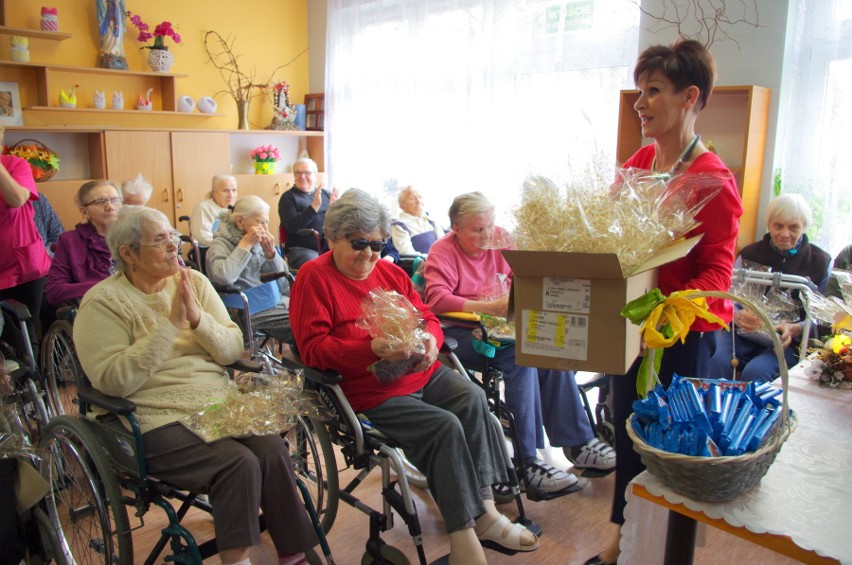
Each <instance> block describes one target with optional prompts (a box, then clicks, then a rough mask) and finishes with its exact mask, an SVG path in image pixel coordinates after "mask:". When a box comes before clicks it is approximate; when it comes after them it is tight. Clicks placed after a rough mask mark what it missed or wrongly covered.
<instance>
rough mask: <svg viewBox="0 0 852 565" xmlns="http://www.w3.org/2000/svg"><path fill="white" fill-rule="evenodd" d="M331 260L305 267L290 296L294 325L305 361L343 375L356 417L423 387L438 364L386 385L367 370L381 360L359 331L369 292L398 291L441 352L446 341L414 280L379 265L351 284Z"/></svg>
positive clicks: (328, 256)
mask: <svg viewBox="0 0 852 565" xmlns="http://www.w3.org/2000/svg"><path fill="white" fill-rule="evenodd" d="M332 257H333V255H332V253H325V254H323V255H320V256H319V257H318V258H317V259H314V260H313V261H308V262H307V263H305V264H304V265H302V267H300V268H299V274H298V276H297V277H296V282H295V284H294V285H293V289H292V291H291V295H290V325H291V327H292V329H293V336H294V337H295V339H296V345H297V346H298V348H299V355H301V357H302V360H303V361H304V362H305V364H307V365H309V366H311V367H314V368H317V369H322V370H329V369H330V370H333V371H338V372H339V373H340V374H341V375H342V376H343V381H342V383H341V387H342V388H343V392H344V393H345V394H346V398H348V399H349V403H350V404H351V405H352V408H353V409H354V410H355V411H356V412H359V411H363V410H369V409H370V408H374V407H376V406H378V405H379V404H381V403H382V402H384V401H385V400H387V399H389V398H393V397H395V396H404V395H407V394H411V393H412V392H415V391H418V390H420V389H421V388H423V387H424V386H425V385H426V383H427V382H428V381H429V378H430V377H431V376H432V373H434V372H435V370H436V369H437V368H438V367H439V366H440V362H439V361H435V363H434V364H433V365H432V366H431V367H429V369H427V370H426V371H422V372H419V373H411V374H409V375H405V376H404V377H402V378H400V379H397V380H396V381H394V382H393V383H391V384H389V385H387V386H382V385H381V384H379V381H378V380H377V379H376V377H375V376H373V374H372V373H370V372H368V371H367V367H368V366H370V365H371V364H372V363H374V362H376V361H378V357H376V356H375V355H374V354H373V351H372V349H371V348H370V341H371V338H370V335H369V334H368V333H367V332H366V331H365V330H362V329H359V328H357V327H355V321H356V320H357V319H358V318H359V317H360V316H361V313H362V310H361V303H362V301H363V300H364V298H365V297H366V296H367V295H368V293H369V292H370V291H371V290H373V289H375V288H384V289H386V290H395V291H397V292H399V293H400V294H402V295H403V296H405V297H407V298H408V300H410V301H411V303H412V304H413V305H414V307H415V308H417V309H418V310H419V311H420V312H421V313H422V315H423V320H424V322H425V329H426V331H428V332H429V333H431V334H432V335H433V336H435V339H436V341H437V347H439V348H440V347H441V344H442V343H443V340H444V334H443V332H442V331H441V326H440V323H439V322H438V319H437V318H436V317H435V315H434V314H432V312H431V311H429V309H428V308H427V307H426V306H425V305H424V304H423V302H422V301H421V300H420V296H418V294H417V293H416V292H415V291H414V287H413V286H412V284H411V279H410V278H409V277H408V275H407V274H406V273H405V271H403V270H402V269H400V268H399V267H397V266H396V265H393V264H391V263H390V262H389V261H381V260H380V261H376V264H375V267H373V271H372V272H371V273H370V275H369V276H368V277H367V278H366V279H364V280H353V279H350V278H347V277H346V276H344V275H343V274H342V273H341V272H340V271H338V270H337V267H335V266H334V261H333V258H332Z"/></svg>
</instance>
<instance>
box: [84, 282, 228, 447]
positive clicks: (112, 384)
mask: <svg viewBox="0 0 852 565" xmlns="http://www.w3.org/2000/svg"><path fill="white" fill-rule="evenodd" d="M188 272H189V274H190V280H191V285H190V286H191V288H192V292H193V294H194V296H195V298H196V300H197V301H198V303H199V304H200V306H201V310H202V313H201V320H200V322H199V324H198V327H197V328H195V329H194V330H193V329H191V328H189V326H188V325H187V326H186V327H185V328H183V329H181V330H178V329H177V328H176V327H175V326H174V325H173V324H172V323H171V322H170V321H169V319H168V317H169V312H170V311H171V306H172V300H173V297H174V294H175V290H176V288H177V283H178V282H179V280H180V275H179V274H178V275H176V276H174V277H169V278H168V279H167V280H166V285H165V287H164V288H163V290H161V291H160V292H156V293H154V294H145V293H143V292H141V291H140V290H138V289H137V288H136V287H134V286H133V285H132V284H130V281H129V280H128V279H127V277H125V276H124V274H123V273H116V274H114V275H112V276H110V277H109V278H107V279H105V280H103V281H101V282H100V283H98V284H97V285H95V286H94V287H92V288H91V289H90V290H89V292H87V293H86V295H85V296H84V297H83V301H82V303H81V305H80V311H79V313H78V314H77V319H76V320H75V322H74V343H75V345H76V349H77V353H78V355H79V358H80V363H81V365H82V368H83V370H84V371H85V373H86V375H88V377H89V379H90V380H91V381H92V385H93V386H94V387H95V388H96V389H98V390H100V391H102V392H104V393H105V394H109V395H111V396H119V397H123V398H127V399H129V400H132V401H133V402H135V403H136V406H137V409H136V417H137V418H138V420H139V424H140V426H141V428H142V431H143V432H146V431H149V430H152V429H154V428H158V427H160V426H163V425H165V424H169V423H171V422H174V421H176V420H179V419H180V418H182V417H183V416H186V415H188V414H192V413H194V412H197V411H198V410H199V409H200V408H201V407H202V406H203V405H204V403H205V402H207V401H208V399H210V398H217V397H221V395H222V394H223V393H224V392H225V391H226V390H227V389H228V388H229V387H230V386H232V385H231V383H230V382H229V380H228V376H227V375H226V373H225V371H224V370H223V369H222V365H228V364H230V363H233V362H234V361H236V360H237V359H238V358H239V356H240V354H241V353H242V350H243V338H242V333H241V331H240V328H239V327H238V326H237V325H236V324H235V323H234V322H232V321H231V319H230V318H229V317H228V313H227V311H226V310H225V306H224V305H223V304H222V301H221V300H220V298H219V296H218V295H217V294H216V291H214V290H213V287H212V286H211V284H210V282H209V281H208V280H207V279H206V278H205V277H204V276H203V275H201V274H199V273H197V272H195V271H188Z"/></svg>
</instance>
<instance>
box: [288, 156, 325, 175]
mask: <svg viewBox="0 0 852 565" xmlns="http://www.w3.org/2000/svg"><path fill="white" fill-rule="evenodd" d="M296 165H307V166H308V167H309V168H310V169H311V171H313V172H314V173H316V172H317V171H319V167H317V163H316V161H314V160H313V159H311V158H310V157H299V158H298V159H296V162H295V163H293V170H294V171H295V170H296Z"/></svg>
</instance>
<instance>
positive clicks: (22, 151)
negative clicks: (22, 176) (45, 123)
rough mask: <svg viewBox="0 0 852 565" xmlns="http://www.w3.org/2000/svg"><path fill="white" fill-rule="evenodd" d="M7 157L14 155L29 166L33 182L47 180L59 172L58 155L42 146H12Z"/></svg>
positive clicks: (7, 152) (7, 151)
mask: <svg viewBox="0 0 852 565" xmlns="http://www.w3.org/2000/svg"><path fill="white" fill-rule="evenodd" d="M5 153H6V154H7V155H15V156H17V157H20V158H21V159H24V160H25V161H27V162H28V163H29V164H30V167H31V168H32V170H33V178H34V179H35V180H37V181H38V180H48V179H49V178H51V177H52V176H53V175H55V174H56V171H58V170H59V155H57V154H56V152H54V151H53V150H51V149H48V148H47V147H45V146H44V145H42V144H40V143H39V144H30V145H14V146H12V147H10V148H8V149H7V150H6V151H5Z"/></svg>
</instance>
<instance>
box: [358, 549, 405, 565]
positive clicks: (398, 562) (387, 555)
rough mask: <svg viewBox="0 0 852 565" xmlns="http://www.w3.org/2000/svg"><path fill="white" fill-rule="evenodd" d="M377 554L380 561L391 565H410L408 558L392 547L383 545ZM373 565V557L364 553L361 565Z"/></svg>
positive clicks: (374, 561)
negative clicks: (379, 555) (379, 556)
mask: <svg viewBox="0 0 852 565" xmlns="http://www.w3.org/2000/svg"><path fill="white" fill-rule="evenodd" d="M379 553H381V555H382V559H384V560H385V561H386V562H387V563H391V564H392V565H411V562H410V561H409V560H408V557H406V556H405V554H404V553H403V552H402V551H400V550H399V549H397V548H395V547H394V546H392V545H388V544H383V545H382V547H381V549H380V550H379ZM375 563H376V560H375V559H373V556H372V555H370V553H369V552H364V555H363V556H362V557H361V565H374V564H375Z"/></svg>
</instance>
